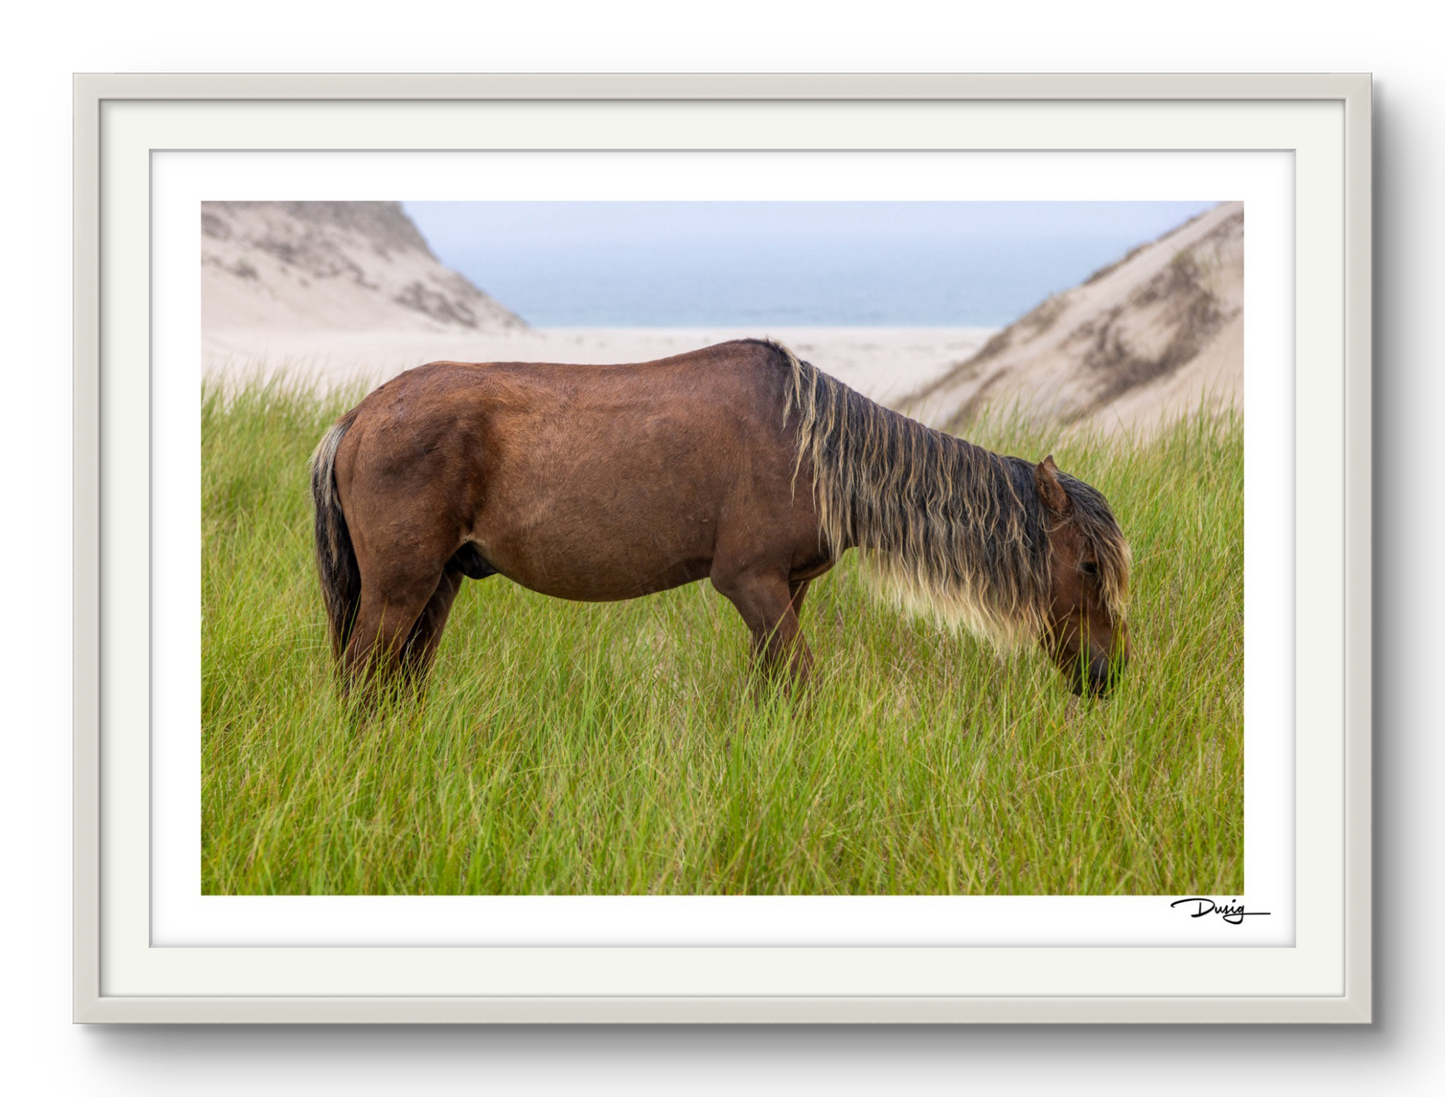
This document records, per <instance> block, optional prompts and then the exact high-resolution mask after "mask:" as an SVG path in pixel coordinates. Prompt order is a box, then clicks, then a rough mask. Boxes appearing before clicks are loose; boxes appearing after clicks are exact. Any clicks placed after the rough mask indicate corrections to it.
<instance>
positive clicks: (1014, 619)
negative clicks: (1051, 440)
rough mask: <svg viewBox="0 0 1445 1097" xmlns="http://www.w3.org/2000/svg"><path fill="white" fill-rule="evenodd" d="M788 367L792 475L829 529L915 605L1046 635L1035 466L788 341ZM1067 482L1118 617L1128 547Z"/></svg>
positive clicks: (1079, 484)
mask: <svg viewBox="0 0 1445 1097" xmlns="http://www.w3.org/2000/svg"><path fill="white" fill-rule="evenodd" d="M767 345H768V346H770V347H771V348H772V349H773V351H774V352H775V354H776V355H778V356H780V358H781V360H782V361H783V362H785V363H786V371H785V377H784V400H783V423H784V425H785V426H786V425H787V424H788V423H789V421H790V420H792V419H793V417H794V416H796V424H797V425H796V432H797V446H798V449H797V458H796V464H795V466H794V483H795V484H796V477H797V475H798V473H799V472H801V470H802V468H803V465H804V462H805V461H806V462H807V464H808V465H809V466H811V469H812V475H813V491H814V498H815V505H816V507H817V510H818V521H819V534H820V536H821V538H822V540H823V542H824V543H825V544H826V545H827V546H828V547H829V548H830V550H831V551H833V552H835V553H837V552H841V551H842V550H843V549H845V548H849V547H856V548H858V549H859V550H860V552H861V554H862V555H863V558H864V561H865V564H866V567H865V570H866V572H867V573H869V574H870V576H871V577H872V578H873V579H874V580H875V581H876V582H877V583H878V584H879V585H880V586H881V587H882V588H883V589H884V590H885V591H886V592H887V593H888V594H890V595H891V596H892V597H893V598H894V599H895V600H897V601H898V602H900V603H901V604H903V605H904V606H905V607H907V608H909V609H911V610H913V611H915V612H921V613H924V614H927V615H929V616H934V617H937V618H939V619H941V620H943V621H945V622H946V623H948V624H950V625H963V626H964V627H966V628H968V629H969V630H970V631H972V632H975V633H977V634H980V635H982V636H984V637H987V638H989V639H991V640H993V641H994V642H996V643H998V644H1000V645H1001V646H1015V645H1018V644H1024V643H1032V642H1036V641H1037V640H1038V638H1039V636H1040V635H1041V634H1042V633H1043V630H1044V628H1045V622H1046V621H1047V618H1048V614H1049V608H1050V602H1051V597H1052V596H1051V586H1050V581H1049V546H1048V529H1047V526H1046V522H1047V521H1048V520H1049V515H1048V514H1047V512H1046V511H1045V510H1044V507H1043V505H1042V504H1041V503H1040V502H1039V499H1038V494H1037V491H1036V490H1035V487H1034V468H1035V466H1034V464H1033V462H1030V461H1025V460H1024V459H1022V458H1020V457H1005V456H1002V455H1000V454H997V453H992V452H990V451H988V450H986V449H983V448H982V447H980V446H975V445H973V444H971V443H969V442H966V441H964V440H963V439H961V438H956V437H953V436H952V435H948V434H944V433H942V432H940V431H936V430H932V429H931V428H929V427H926V426H924V425H923V424H922V423H919V422H917V421H916V420H913V419H909V418H908V417H907V416H904V415H900V414H898V413H897V412H895V411H890V410H889V409H888V408H885V407H883V406H881V405H879V404H876V403H874V402H873V401H872V400H869V399H868V398H867V397H865V396H862V395H861V394H859V393H857V392H854V391H853V390H852V389H850V388H849V387H848V386H847V385H845V384H843V383H842V382H841V381H838V380H835V379H834V378H832V377H829V376H828V375H827V374H825V373H823V372H822V371H820V370H818V369H816V368H815V367H813V366H812V365H810V364H808V363H807V362H803V361H800V360H799V359H798V357H797V356H796V355H795V354H793V353H792V351H790V350H788V349H787V348H786V347H784V346H782V345H781V344H778V343H771V342H769V343H768V344H767ZM1058 479H1059V483H1060V484H1061V485H1062V486H1063V488H1064V491H1065V493H1066V494H1067V495H1068V497H1069V499H1070V501H1071V502H1072V503H1073V510H1072V518H1073V520H1074V521H1075V522H1077V524H1078V526H1079V528H1080V531H1081V532H1082V534H1083V536H1084V537H1085V538H1086V539H1087V540H1088V541H1089V542H1090V543H1091V545H1092V547H1093V549H1094V551H1095V554H1096V556H1097V558H1098V562H1099V573H1100V577H1101V583H1102V588H1103V595H1104V600H1105V605H1106V608H1107V609H1108V610H1109V612H1110V614H1111V616H1113V617H1114V618H1115V619H1117V620H1122V618H1123V614H1124V609H1125V604H1126V601H1127V596H1128V585H1129V547H1128V544H1127V543H1126V542H1125V540H1124V537H1123V534H1122V533H1121V531H1120V529H1119V525H1118V523H1117V522H1116V521H1115V520H1114V515H1113V513H1112V512H1111V511H1110V510H1109V505H1108V503H1107V502H1106V501H1105V500H1104V497H1103V496H1102V495H1100V494H1099V492H1098V491H1096V490H1095V489H1094V488H1092V487H1090V486H1089V485H1088V484H1086V483H1084V482H1083V481H1082V480H1077V479H1075V478H1074V477H1072V476H1068V475H1065V474H1063V473H1060V474H1059V477H1058Z"/></svg>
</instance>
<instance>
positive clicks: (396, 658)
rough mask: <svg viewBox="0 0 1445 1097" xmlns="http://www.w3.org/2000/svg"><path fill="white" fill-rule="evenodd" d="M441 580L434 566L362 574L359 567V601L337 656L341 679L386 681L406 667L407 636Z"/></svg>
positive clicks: (357, 681)
mask: <svg viewBox="0 0 1445 1097" xmlns="http://www.w3.org/2000/svg"><path fill="white" fill-rule="evenodd" d="M441 581H442V571H441V569H440V568H438V569H436V571H434V572H433V571H428V572H427V573H426V574H423V575H415V574H412V575H398V574H390V575H387V574H383V575H368V574H367V572H366V570H365V569H364V568H363V570H362V573H361V604H360V606H359V607H358V608H357V611H356V624H355V625H354V626H353V628H352V631H351V639H350V641H348V643H347V645H346V651H345V652H344V653H343V654H342V657H341V666H342V672H343V674H344V676H345V677H346V679H347V680H349V681H350V682H353V683H359V682H368V683H371V682H376V681H378V680H381V681H391V680H394V679H396V678H397V677H398V676H399V675H400V674H402V673H407V672H409V670H410V668H409V667H408V666H407V665H406V664H405V662H404V661H403V656H404V655H405V653H406V649H407V642H408V640H409V639H410V638H411V635H412V630H413V628H414V627H415V626H416V624H417V622H418V619H419V618H420V617H421V615H422V613H423V612H424V611H425V610H426V608H427V606H428V603H430V601H431V599H432V596H433V595H434V594H435V593H436V591H437V587H438V586H439V585H440V583H441ZM448 608H450V604H449V605H448Z"/></svg>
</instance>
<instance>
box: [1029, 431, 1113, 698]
mask: <svg viewBox="0 0 1445 1097" xmlns="http://www.w3.org/2000/svg"><path fill="white" fill-rule="evenodd" d="M1034 489H1035V490H1036V491H1037V492H1038V497H1039V502H1040V503H1041V504H1042V506H1043V513H1044V528H1045V529H1046V530H1047V532H1048V540H1049V585H1050V593H1051V606H1050V608H1049V611H1048V613H1047V615H1046V618H1045V622H1044V634H1043V636H1042V637H1041V639H1042V642H1043V645H1044V649H1045V650H1046V651H1047V652H1048V653H1049V657H1050V658H1052V659H1053V661H1054V662H1055V663H1056V664H1057V665H1058V667H1059V669H1060V670H1062V671H1063V672H1064V677H1066V678H1067V679H1068V680H1069V682H1070V684H1071V685H1072V687H1073V689H1074V692H1075V693H1078V694H1081V695H1083V694H1086V695H1089V696H1100V697H1101V696H1103V695H1104V694H1106V693H1108V692H1109V690H1110V689H1112V688H1113V686H1114V685H1115V683H1117V681H1118V679H1119V676H1120V675H1121V674H1122V673H1123V670H1124V667H1125V665H1126V664H1127V663H1128V662H1129V629H1128V625H1127V624H1126V623H1125V621H1124V604H1125V600H1126V598H1127V596H1128V589H1129V546H1128V544H1127V543H1126V542H1125V541H1124V537H1123V534H1122V533H1120V531H1119V525H1118V523H1117V522H1116V521H1115V520H1114V515H1113V513H1112V512H1111V511H1110V510H1109V505H1108V504H1107V503H1106V502H1105V501H1104V497H1103V496H1102V495H1100V494H1099V493H1098V492H1097V491H1095V490H1094V489H1093V488H1091V487H1090V486H1089V485H1088V484H1085V483H1084V482H1083V481H1081V480H1076V479H1074V478H1073V477H1071V476H1068V475H1066V474H1064V473H1061V472H1059V470H1058V466H1056V465H1055V464H1054V459H1053V456H1052V455H1050V456H1048V457H1045V458H1044V459H1043V460H1042V461H1041V462H1039V464H1038V465H1036V466H1035V467H1034Z"/></svg>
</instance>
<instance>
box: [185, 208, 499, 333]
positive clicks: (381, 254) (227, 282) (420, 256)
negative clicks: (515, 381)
mask: <svg viewBox="0 0 1445 1097" xmlns="http://www.w3.org/2000/svg"><path fill="white" fill-rule="evenodd" d="M201 271H202V282H201V325H202V330H203V331H204V332H205V337H206V341H207V344H208V346H209V345H210V344H213V343H216V344H219V345H222V346H236V345H239V346H255V345H256V344H257V342H258V341H259V340H261V339H264V338H265V337H267V336H269V335H270V334H271V333H273V332H274V333H278V334H283V335H284V333H292V334H296V333H309V332H318V331H332V332H356V331H360V330H373V331H374V330H389V331H407V332H412V333H425V332H431V333H443V332H446V331H450V330H466V331H479V330H480V331H509V330H518V329H522V328H525V327H526V325H525V324H524V323H523V322H522V321H521V319H520V318H518V317H517V316H515V315H513V314H512V313H511V312H509V311H508V310H507V309H505V308H503V307H502V306H501V305H499V304H498V303H497V302H496V301H494V300H492V298H490V297H488V296H487V295H486V294H485V293H483V292H482V291H481V290H479V289H477V287H476V286H474V285H472V284H471V282H469V281H468V280H467V279H466V278H465V277H463V276H462V275H460V274H458V273H457V272H456V271H454V270H449V269H447V268H446V267H444V266H442V264H441V263H440V262H439V261H438V260H437V258H436V256H435V255H433V254H432V251H431V248H430V247H428V246H427V242H426V240H425V239H424V238H423V237H422V235H421V233H420V232H418V231H417V228H416V226H415V225H414V224H412V221H411V218H409V217H408V216H407V215H406V213H405V212H404V211H403V210H402V208H401V206H400V205H399V204H398V203H396V202H203V203H202V204H201Z"/></svg>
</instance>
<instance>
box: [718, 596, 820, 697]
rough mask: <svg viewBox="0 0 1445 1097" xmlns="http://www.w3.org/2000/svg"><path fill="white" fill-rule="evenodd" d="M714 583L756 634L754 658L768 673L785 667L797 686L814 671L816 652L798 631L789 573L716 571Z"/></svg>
mask: <svg viewBox="0 0 1445 1097" xmlns="http://www.w3.org/2000/svg"><path fill="white" fill-rule="evenodd" d="M713 586H714V587H715V588H717V590H718V591H719V592H720V593H721V594H722V595H723V596H724V597H725V598H727V600H728V601H730V602H731V603H732V604H733V605H734V606H736V607H737V611H738V612H739V613H740V614H742V617H743V620H744V621H745V622H747V626H748V628H749V630H751V632H752V634H753V658H754V659H755V660H756V661H757V662H758V663H759V664H761V666H762V667H763V669H764V670H766V671H767V672H768V673H769V674H776V673H778V672H779V671H783V670H786V671H787V672H788V674H789V675H790V676H791V677H792V681H793V683H794V685H796V686H804V685H806V684H807V682H808V678H809V675H810V674H811V673H812V666H813V655H812V653H811V652H810V651H809V650H808V645H807V643H806V641H804V640H803V637H802V635H801V633H800V632H799V631H798V614H797V612H796V609H795V608H794V593H793V584H791V583H789V582H788V578H787V576H786V575H775V574H766V573H764V574H758V573H743V574H741V575H733V576H729V575H726V574H723V575H714V576H713Z"/></svg>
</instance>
